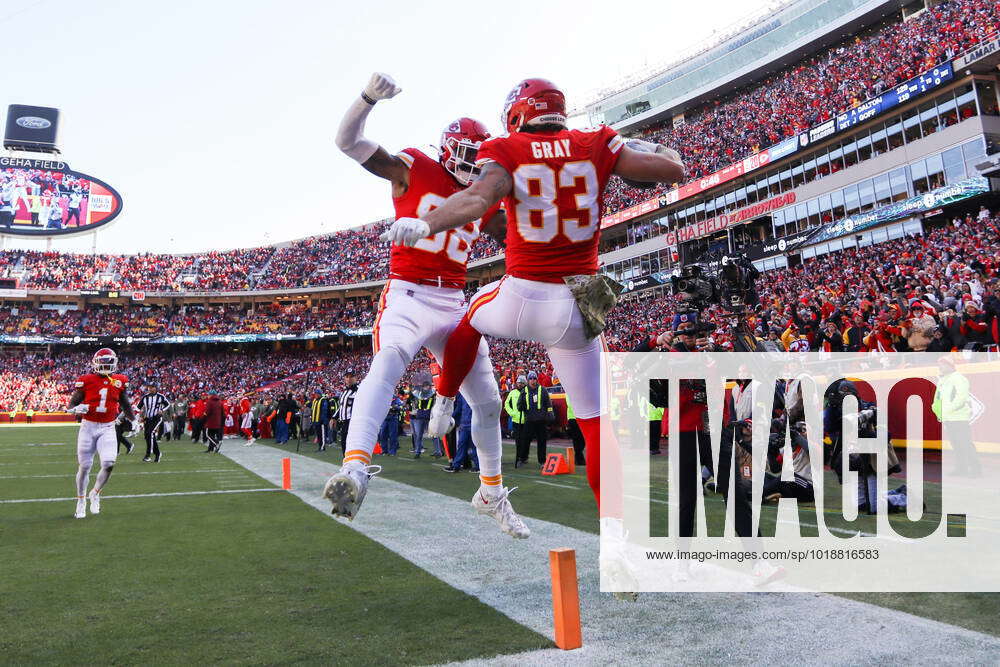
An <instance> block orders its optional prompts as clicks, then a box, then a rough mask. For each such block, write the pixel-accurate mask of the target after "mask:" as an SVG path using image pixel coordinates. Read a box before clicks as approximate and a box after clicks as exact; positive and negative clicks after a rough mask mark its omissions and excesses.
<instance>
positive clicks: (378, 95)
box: [361, 72, 403, 104]
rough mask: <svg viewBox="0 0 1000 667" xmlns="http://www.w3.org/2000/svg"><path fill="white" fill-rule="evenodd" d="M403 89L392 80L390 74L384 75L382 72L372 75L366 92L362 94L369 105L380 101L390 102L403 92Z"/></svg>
mask: <svg viewBox="0 0 1000 667" xmlns="http://www.w3.org/2000/svg"><path fill="white" fill-rule="evenodd" d="M402 90H403V89H402V88H400V87H399V86H397V85H396V82H395V81H393V80H392V77H391V76H389V75H388V74H382V73H381V72H375V73H374V74H372V78H371V79H369V81H368V85H367V86H365V89H364V91H363V92H362V93H361V95H362V97H364V98H365V101H366V102H369V100H370V102H369V104H374V103H375V102H378V101H379V100H388V99H391V98H393V97H395V96H396V95H399V93H400V92H402Z"/></svg>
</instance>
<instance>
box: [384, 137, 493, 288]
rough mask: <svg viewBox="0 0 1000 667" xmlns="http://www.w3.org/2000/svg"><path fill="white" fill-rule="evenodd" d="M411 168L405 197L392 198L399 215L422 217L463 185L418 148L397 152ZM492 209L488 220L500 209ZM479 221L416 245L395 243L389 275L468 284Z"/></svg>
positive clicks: (434, 236) (456, 285)
mask: <svg viewBox="0 0 1000 667" xmlns="http://www.w3.org/2000/svg"><path fill="white" fill-rule="evenodd" d="M396 157H398V158H399V159H400V160H402V161H403V162H405V163H406V166H408V167H409V168H410V186H409V188H407V190H406V193H405V194H404V195H403V196H402V197H393V200H392V201H393V204H394V205H395V207H396V217H397V218H420V217H423V216H425V215H427V214H428V213H430V212H431V211H432V210H433V209H435V208H437V207H438V206H440V205H441V204H442V203H443V202H444V200H445V199H447V198H448V197H449V196H450V195H452V194H454V193H456V192H458V191H459V190H463V189H464V187H463V186H462V185H461V184H460V183H459V182H458V181H456V180H455V179H454V178H452V176H451V174H449V173H448V171H447V170H446V169H445V168H444V167H442V166H441V163H440V162H438V161H437V160H434V159H432V158H430V157H428V156H427V154H426V153H424V152H423V151H419V150H417V149H416V148H406V149H404V150H402V151H400V152H399V153H397V154H396ZM499 208H500V207H499V206H497V207H495V208H493V209H490V211H489V212H488V213H487V214H486V215H485V216H484V217H483V219H484V220H489V219H490V218H491V217H493V216H494V215H495V214H496V212H497V211H498V210H499ZM480 224H481V221H480V220H476V221H474V222H470V223H468V224H467V225H465V226H463V227H459V228H458V229H452V230H449V231H446V232H439V233H437V234H434V235H433V236H428V237H427V238H424V239H420V240H419V241H417V243H416V244H415V245H414V246H413V247H409V246H404V245H393V246H392V254H391V256H390V258H389V277H390V278H398V279H401V280H409V281H410V282H416V283H427V282H428V281H430V282H434V283H437V282H438V281H440V284H441V286H442V287H457V288H463V287H465V271H466V263H467V262H468V261H469V252H470V251H471V250H472V243H473V242H474V241H475V240H476V239H477V238H479V226H480Z"/></svg>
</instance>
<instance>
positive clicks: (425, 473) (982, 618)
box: [268, 438, 1000, 636]
mask: <svg viewBox="0 0 1000 667" xmlns="http://www.w3.org/2000/svg"><path fill="white" fill-rule="evenodd" d="M268 444H273V443H271V442H268ZM283 448H284V449H286V450H288V451H290V452H294V451H295V449H296V441H294V440H293V441H291V442H289V443H288V444H286V445H283ZM300 449H301V453H302V454H305V455H307V456H312V457H315V458H318V459H322V460H326V461H332V462H339V461H340V456H341V455H340V449H339V448H338V447H335V446H331V447H329V448H328V449H327V450H326V451H325V452H316V451H315V450H316V446H315V445H314V444H310V443H307V442H305V441H303V442H302V443H301V446H300ZM409 449H410V440H409V438H401V439H400V449H399V455H398V456H397V457H388V456H376V457H375V458H374V460H373V463H377V464H379V465H381V466H383V472H382V474H383V475H385V476H386V477H387V478H389V479H393V480H396V481H398V482H403V483H405V484H411V485H413V486H417V487H420V488H424V489H428V490H431V491H436V492H438V493H441V494H444V495H448V496H452V497H455V498H460V499H463V500H465V499H467V498H468V497H469V496H470V495H471V493H472V492H474V489H475V488H476V487H475V483H474V482H473V481H472V480H469V479H467V478H468V477H473V475H471V474H470V473H468V472H462V473H454V474H447V473H445V472H443V468H444V467H445V466H446V465H447V460H446V459H434V458H430V457H429V456H428V455H427V454H426V453H425V454H424V455H423V456H422V457H421V458H420V459H419V460H414V459H413V455H412V454H410V453H408V452H409ZM549 451H550V452H552V451H561V449H559V448H558V447H555V446H553V447H550V449H549ZM534 455H535V454H534V449H532V452H531V456H530V457H529V460H530V462H529V464H528V465H527V466H526V467H522V468H518V469H516V470H515V469H514V467H513V463H512V462H513V459H514V452H513V445H505V447H504V459H503V460H504V463H503V475H504V484H506V485H507V486H516V487H518V489H517V491H516V493H515V494H514V496H513V497H512V500H513V502H514V505H515V507H516V508H517V510H518V512H520V513H521V514H522V515H524V516H528V517H534V518H536V519H543V520H546V521H552V522H555V523H560V524H563V525H566V526H570V527H572V528H576V529H578V530H583V531H588V532H592V533H597V532H598V531H599V526H598V522H597V515H596V512H595V510H594V500H593V495H592V494H591V491H590V487H589V486H588V485H587V478H586V471H585V468H582V467H578V468H577V470H576V472H575V473H574V474H571V475H558V476H555V477H548V476H545V477H543V476H542V475H541V474H540V466H539V465H538V464H537V463H536V462H535V460H534ZM826 475H827V476H828V478H829V479H828V480H827V482H828V483H827V485H826V489H827V494H828V496H827V511H826V515H825V516H826V522H827V525H828V526H831V527H833V528H843V529H847V528H849V527H853V528H856V529H860V530H862V531H873V530H874V526H875V518H874V517H871V516H865V515H863V516H860V517H858V519H857V521H856V523H854V524H853V525H851V524H848V523H847V522H846V521H844V519H843V517H842V516H840V514H839V512H838V511H836V510H831V509H829V508H830V506H831V505H832V504H833V494H834V493H839V491H840V486H839V485H837V484H836V483H835V481H834V480H835V477H834V474H833V473H832V472H831V471H829V470H827V471H826ZM651 478H652V484H653V485H654V487H653V491H652V495H653V497H654V498H656V499H662V500H665V499H666V498H667V487H666V480H667V457H666V456H659V457H654V458H653V459H652V463H651ZM899 484H900V482H899V481H897V480H892V486H897V485H899ZM926 489H927V490H926V496H927V497H926V501H927V505H928V511H929V512H934V510H935V508H936V507H937V508H939V506H940V486H939V485H937V484H933V483H928V484H927V486H926ZM704 499H705V512H706V520H707V521H708V522H709V523H710V524H713V525H714V526H715V527H716V528H717V529H719V530H721V525H722V522H723V521H724V511H725V506H724V504H723V500H722V496H721V495H717V494H710V495H705V496H704ZM838 502H839V501H838ZM664 507H665V506H664V505H662V504H656V505H653V506H652V507H651V513H652V514H653V515H654V517H656V516H657V515H659V516H660V517H662V518H663V520H664V521H665V520H666V517H665V514H663V512H664ZM807 511H808V510H807V509H803V510H802V514H803V524H805V523H808V514H807ZM776 513H777V507H776V506H775V505H769V506H765V508H764V511H763V514H762V517H761V529H762V531H765V532H766V531H768V530H771V529H773V528H774V523H775V516H776ZM939 520H940V517H939V515H934V514H932V515H930V516H929V517H928V518H927V519H926V520H924V521H921V522H915V523H913V524H910V522H908V521H906V520H905V519H904V518H903V517H902V515H892V516H891V517H890V521H891V522H892V523H893V525H894V526H898V527H899V531H900V533H901V534H904V535H905V534H916V533H920V532H922V531H928V530H929V529H930V528H932V527H933V526H934V525H937V522H938V521H939ZM842 595H843V596H844V597H847V598H850V599H853V600H859V601H862V602H867V603H869V604H874V605H879V606H884V607H887V608H891V609H896V610H899V611H904V612H907V613H910V614H914V615H917V616H923V617H925V618H930V619H934V620H937V621H942V622H944V623H950V624H953V625H958V626H961V627H964V628H968V629H971V630H976V631H979V632H985V633H989V634H992V635H994V636H1000V626H998V625H997V624H996V619H997V618H998V617H1000V594H994V593H978V594H970V593H905V594H903V593H894V594H889V593H846V594H842Z"/></svg>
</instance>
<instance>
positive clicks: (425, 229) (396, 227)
mask: <svg viewBox="0 0 1000 667" xmlns="http://www.w3.org/2000/svg"><path fill="white" fill-rule="evenodd" d="M430 235H431V228H430V227H429V226H428V225H427V223H426V222H424V221H423V220H421V219H420V218H399V219H398V220H396V222H394V223H392V225H390V226H389V229H387V230H385V231H384V232H382V235H381V236H379V238H380V239H382V240H383V241H389V242H390V243H395V244H396V245H407V246H412V245H414V244H415V243H416V242H417V241H419V240H420V239H422V238H426V237H428V236H430Z"/></svg>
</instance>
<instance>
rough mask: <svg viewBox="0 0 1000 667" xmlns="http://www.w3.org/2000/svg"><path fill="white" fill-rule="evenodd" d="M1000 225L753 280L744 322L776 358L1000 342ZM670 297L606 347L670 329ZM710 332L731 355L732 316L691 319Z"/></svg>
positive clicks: (950, 231) (984, 220)
mask: <svg viewBox="0 0 1000 667" xmlns="http://www.w3.org/2000/svg"><path fill="white" fill-rule="evenodd" d="M998 258H1000V217H998V216H994V215H991V214H990V213H989V211H987V210H986V209H983V210H982V211H981V213H980V216H978V217H973V216H972V215H971V214H970V215H968V216H966V217H965V218H955V219H953V220H952V221H951V222H950V223H949V224H948V225H946V226H944V227H941V228H937V229H932V230H930V231H929V232H928V233H926V234H924V235H917V236H907V237H903V238H899V239H895V240H892V241H887V242H884V243H880V244H877V245H872V246H867V247H862V248H850V249H846V250H841V251H838V252H833V253H829V254H826V255H821V256H819V257H815V258H811V259H807V260H806V261H805V262H803V263H802V264H800V265H798V266H795V267H793V268H787V269H781V270H777V271H770V272H767V273H766V274H763V275H761V276H760V277H759V278H758V279H757V294H758V296H759V303H756V304H754V309H753V310H754V312H753V315H752V316H751V317H750V318H749V324H750V326H751V327H752V328H753V329H754V333H755V334H756V336H757V337H758V338H759V339H761V340H769V341H771V342H772V343H773V344H774V345H775V347H776V348H777V349H779V350H787V351H809V350H825V351H832V352H841V351H846V352H858V351H878V352H893V351H911V350H912V351H947V350H951V349H962V348H964V347H965V346H966V345H969V344H977V345H978V346H979V347H980V349H986V348H989V347H990V346H995V345H997V344H998V343H1000V260H998ZM682 310H683V309H682V307H681V304H680V303H679V301H678V299H677V298H676V297H675V296H672V295H668V294H655V293H646V295H645V296H644V297H641V298H637V299H632V300H628V301H625V302H624V303H623V304H620V305H619V307H618V308H616V309H615V310H614V311H613V312H612V314H611V317H610V318H609V326H608V331H607V334H606V335H607V339H608V344H609V346H610V347H611V349H615V350H629V349H633V347H635V345H636V344H637V342H640V343H641V342H642V341H644V340H648V339H651V338H655V337H656V336H657V335H658V334H660V333H662V332H663V331H665V330H669V329H676V328H677V325H678V323H679V322H678V320H679V318H678V317H677V316H678V315H679V314H680V313H681V312H682ZM699 318H700V320H701V321H702V322H703V323H704V322H708V323H711V324H715V325H716V326H717V328H716V330H715V332H714V333H713V334H711V335H710V336H709V337H707V345H709V346H711V347H712V348H713V349H723V350H726V349H732V348H733V341H732V339H731V337H730V334H729V331H730V330H731V329H730V324H731V323H732V322H731V317H730V316H729V315H728V314H727V313H725V312H724V311H723V310H722V309H721V308H719V307H718V306H710V307H708V308H707V309H705V310H704V311H703V312H701V313H700V314H699Z"/></svg>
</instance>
